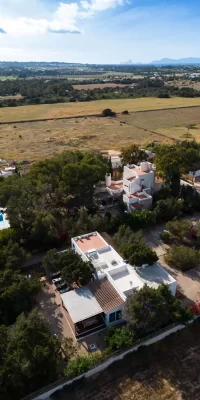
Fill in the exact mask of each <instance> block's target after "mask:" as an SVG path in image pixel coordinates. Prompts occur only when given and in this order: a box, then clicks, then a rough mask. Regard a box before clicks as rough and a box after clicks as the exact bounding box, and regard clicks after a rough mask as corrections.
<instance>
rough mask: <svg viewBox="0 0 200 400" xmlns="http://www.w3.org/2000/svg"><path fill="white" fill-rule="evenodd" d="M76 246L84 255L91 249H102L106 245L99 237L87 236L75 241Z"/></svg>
mask: <svg viewBox="0 0 200 400" xmlns="http://www.w3.org/2000/svg"><path fill="white" fill-rule="evenodd" d="M76 244H77V246H78V247H79V248H80V249H81V251H83V253H86V251H89V250H93V249H101V248H102V247H106V243H105V242H104V240H103V239H102V238H101V236H99V235H88V236H87V237H81V238H80V239H78V240H76Z"/></svg>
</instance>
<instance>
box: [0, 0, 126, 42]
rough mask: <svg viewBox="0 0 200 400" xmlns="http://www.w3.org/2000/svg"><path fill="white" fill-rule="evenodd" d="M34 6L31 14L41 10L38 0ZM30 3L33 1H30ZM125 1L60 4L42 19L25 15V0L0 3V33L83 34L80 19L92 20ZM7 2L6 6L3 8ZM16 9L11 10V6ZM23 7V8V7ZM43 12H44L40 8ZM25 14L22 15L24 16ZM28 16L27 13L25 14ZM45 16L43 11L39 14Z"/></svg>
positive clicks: (92, 0)
mask: <svg viewBox="0 0 200 400" xmlns="http://www.w3.org/2000/svg"><path fill="white" fill-rule="evenodd" d="M33 1H34V6H33V9H32V5H33V3H32V5H31V10H32V15H33V14H35V10H37V8H38V9H41V8H40V6H41V1H40V0H33ZM31 2H32V0H31ZM125 2H127V0H90V1H86V0H82V1H80V2H79V3H77V2H71V3H63V2H61V3H60V4H59V6H58V8H57V10H56V11H55V12H54V13H52V14H51V15H50V16H49V15H48V17H46V15H47V14H49V12H48V10H47V11H46V15H45V16H44V17H43V18H41V17H40V18H39V19H38V18H33V17H30V16H27V8H26V6H27V1H26V0H6V2H5V0H0V27H1V31H0V32H3V31H5V32H6V33H7V34H8V35H17V36H25V35H30V36H36V35H41V34H45V33H48V32H50V33H61V34H64V33H82V32H81V29H80V28H79V27H78V26H77V25H78V23H79V21H80V20H81V19H86V18H90V17H92V16H93V15H94V14H95V13H97V12H100V11H104V10H107V9H109V8H113V7H116V6H122V5H123V4H124V3H125ZM5 3H6V5H5ZM14 5H15V7H14V8H13V6H14ZM16 5H17V8H16ZM23 6H25V7H23ZM10 10H11V12H12V13H13V11H14V13H16V12H18V13H19V12H21V15H18V16H16V15H15V14H14V13H13V14H12V16H11V14H10ZM42 10H43V9H42ZM24 13H25V14H24ZM28 14H29V15H30V10H29V12H28ZM39 14H40V15H42V16H43V15H44V10H43V12H41V13H39Z"/></svg>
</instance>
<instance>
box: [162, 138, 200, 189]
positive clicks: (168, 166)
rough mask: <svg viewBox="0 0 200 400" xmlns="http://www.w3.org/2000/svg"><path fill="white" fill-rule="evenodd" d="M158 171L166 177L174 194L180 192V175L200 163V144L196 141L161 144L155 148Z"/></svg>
mask: <svg viewBox="0 0 200 400" xmlns="http://www.w3.org/2000/svg"><path fill="white" fill-rule="evenodd" d="M155 152H156V157H155V164H156V168H157V173H159V174H160V175H161V176H163V177H164V179H165V180H166V184H167V185H169V186H170V187H171V190H172V194H173V195H175V196H178V195H179V193H180V177H181V174H183V173H188V172H189V171H193V170H194V169H195V168H197V166H198V165H200V153H199V146H198V144H197V143H196V142H195V141H191V142H187V141H185V142H182V143H180V144H178V143H176V144H172V145H159V146H156V148H155Z"/></svg>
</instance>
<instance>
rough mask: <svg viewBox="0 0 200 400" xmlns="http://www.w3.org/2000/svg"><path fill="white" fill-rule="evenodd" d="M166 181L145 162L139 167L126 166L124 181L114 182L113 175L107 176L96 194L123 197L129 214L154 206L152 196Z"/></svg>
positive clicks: (152, 166)
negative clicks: (104, 193) (101, 193)
mask: <svg viewBox="0 0 200 400" xmlns="http://www.w3.org/2000/svg"><path fill="white" fill-rule="evenodd" d="M163 184H164V181H163V180H162V179H161V178H159V177H157V176H156V168H155V166H154V165H153V164H152V163H150V162H148V161H144V162H142V163H141V164H140V166H137V165H125V166H124V171H123V179H122V180H120V181H113V180H112V178H111V174H106V179H105V183H104V185H103V186H102V187H101V188H96V193H100V192H101V191H102V190H104V191H107V192H108V194H109V195H110V196H112V197H114V198H117V197H120V196H122V195H123V202H124V203H125V204H126V206H127V210H128V211H129V212H132V211H135V210H142V209H149V208H151V206H152V201H153V198H152V195H153V193H154V192H157V191H158V190H160V189H161V188H162V186H163Z"/></svg>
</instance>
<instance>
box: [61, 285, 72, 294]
mask: <svg viewBox="0 0 200 400" xmlns="http://www.w3.org/2000/svg"><path fill="white" fill-rule="evenodd" d="M70 290H72V289H71V288H69V287H68V286H66V287H65V288H64V289H60V290H59V293H60V294H63V293H66V292H70Z"/></svg>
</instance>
